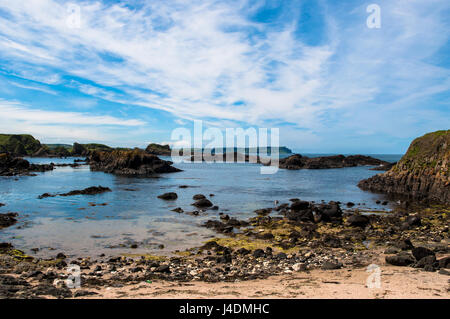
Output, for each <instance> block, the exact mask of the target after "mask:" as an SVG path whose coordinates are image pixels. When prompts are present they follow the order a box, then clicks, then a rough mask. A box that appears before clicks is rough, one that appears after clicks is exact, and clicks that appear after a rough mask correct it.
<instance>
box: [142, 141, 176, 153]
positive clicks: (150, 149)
mask: <svg viewBox="0 0 450 319" xmlns="http://www.w3.org/2000/svg"><path fill="white" fill-rule="evenodd" d="M145 151H146V152H147V153H148V154H153V155H162V156H170V155H172V150H171V149H170V146H169V145H161V144H156V143H152V144H149V145H148V146H147V148H146V149H145Z"/></svg>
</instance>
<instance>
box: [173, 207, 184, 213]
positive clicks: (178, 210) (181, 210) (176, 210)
mask: <svg viewBox="0 0 450 319" xmlns="http://www.w3.org/2000/svg"><path fill="white" fill-rule="evenodd" d="M172 211H173V212H176V213H179V214H181V213H183V212H184V210H183V209H182V208H181V207H177V208H175V209H172Z"/></svg>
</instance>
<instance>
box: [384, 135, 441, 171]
mask: <svg viewBox="0 0 450 319" xmlns="http://www.w3.org/2000/svg"><path fill="white" fill-rule="evenodd" d="M449 159H450V130H442V131H436V132H432V133H428V134H425V135H423V136H421V137H418V138H416V139H415V140H414V141H412V143H411V145H410V146H409V148H408V151H407V152H406V154H405V155H404V156H403V157H402V159H401V160H400V161H399V162H398V164H397V165H396V166H394V167H393V168H392V171H394V172H399V171H406V170H408V171H415V172H418V171H424V170H426V171H427V172H429V173H438V172H439V173H440V175H441V176H446V177H448V176H449Z"/></svg>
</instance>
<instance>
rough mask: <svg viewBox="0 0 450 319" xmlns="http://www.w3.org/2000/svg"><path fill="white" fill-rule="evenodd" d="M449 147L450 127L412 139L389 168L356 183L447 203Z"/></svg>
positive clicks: (449, 197)
mask: <svg viewBox="0 0 450 319" xmlns="http://www.w3.org/2000/svg"><path fill="white" fill-rule="evenodd" d="M449 149H450V130H446V131H444V130H443V131H437V132H432V133H428V134H425V135H424V136H422V137H419V138H416V139H415V140H414V141H413V142H412V143H411V145H410V146H409V148H408V151H407V152H406V154H405V155H404V156H403V157H402V159H401V160H400V161H399V162H398V163H397V164H396V165H395V166H394V167H392V168H391V169H390V170H389V171H387V172H385V173H383V174H377V175H375V176H372V177H370V178H368V179H365V180H362V181H360V182H359V183H358V186H359V187H360V188H362V189H363V190H370V191H373V192H381V193H386V194H388V195H390V196H402V197H407V198H409V199H412V200H415V201H427V202H437V203H442V204H449V203H450V187H448V185H449V184H448V180H449V175H448V174H449V171H448V166H447V165H448V160H449V155H448V154H449Z"/></svg>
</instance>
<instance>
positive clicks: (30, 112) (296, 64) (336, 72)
mask: <svg viewBox="0 0 450 319" xmlns="http://www.w3.org/2000/svg"><path fill="white" fill-rule="evenodd" d="M371 3H376V4H378V5H379V7H380V8H381V28H379V29H370V28H368V27H367V25H366V19H367V17H368V16H369V14H370V13H367V12H366V8H367V6H368V5H369V4H371ZM74 4H76V5H78V6H79V8H80V15H79V17H80V20H79V21H80V24H79V25H78V24H77V23H76V21H77V20H76V19H75V20H73V19H72V18H73V17H74V15H73V11H71V8H74V6H73V5H74ZM75 8H76V7H75ZM75 17H76V15H75ZM74 21H75V23H74ZM449 24H450V2H449V1H447V0H428V1H416V0H404V1H403V0H399V1H392V0H389V1H374V2H364V1H325V0H323V1H314V0H308V1H306V0H304V1H297V0H290V1H287V0H286V1H275V0H273V1H270V0H267V1H262V0H261V1H244V0H227V1H212V0H211V1H209V0H202V1H197V0H191V1H172V0H161V1H159V0H152V1H137V0H134V1H113V0H103V1H73V0H72V1H58V0H27V1H10V0H0V131H1V132H5V133H30V134H33V135H34V136H36V137H37V138H39V139H40V140H41V141H42V142H47V143H72V142H74V141H78V142H102V143H106V144H110V145H113V146H140V147H142V146H145V145H146V144H148V143H149V142H169V141H170V136H171V132H172V130H173V129H175V128H177V127H187V128H191V127H192V121H193V120H203V121H204V126H205V127H218V128H220V129H225V128H227V127H244V128H248V127H268V128H270V127H277V128H279V129H280V143H281V144H282V145H286V146H289V147H291V148H293V149H294V150H296V151H299V152H314V153H317V152H319V153H335V152H338V153H402V152H404V151H405V150H406V148H407V146H408V145H409V143H410V142H411V140H412V139H413V138H415V137H417V136H420V135H423V134H424V133H426V132H429V131H434V130H438V129H449V128H450V125H449V124H450V98H449V97H450V91H449V88H450V69H449V68H450V41H449V38H450V37H449V33H450V25H449Z"/></svg>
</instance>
